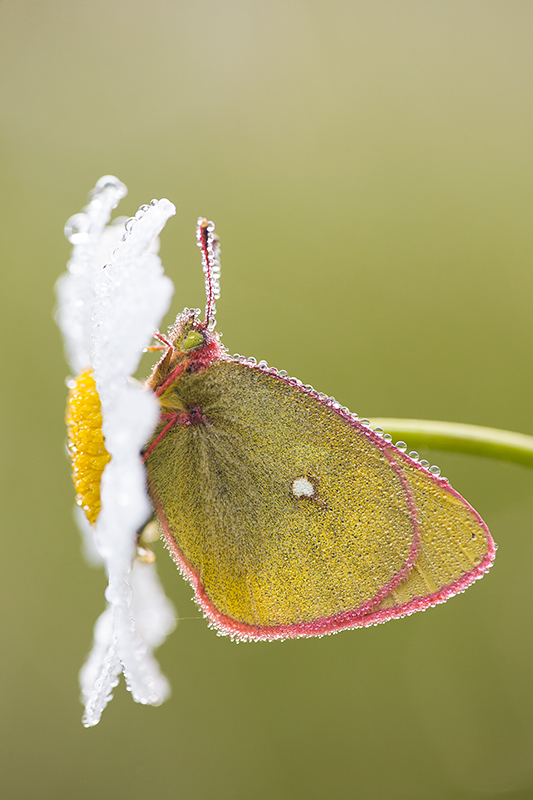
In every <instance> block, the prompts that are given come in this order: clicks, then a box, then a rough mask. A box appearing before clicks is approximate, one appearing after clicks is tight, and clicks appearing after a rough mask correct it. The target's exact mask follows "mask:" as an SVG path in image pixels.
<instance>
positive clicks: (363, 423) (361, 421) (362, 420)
mask: <svg viewBox="0 0 533 800" xmlns="http://www.w3.org/2000/svg"><path fill="white" fill-rule="evenodd" d="M343 411H348V409H347V408H346V407H344V408H343ZM359 422H360V423H361V425H370V420H369V419H366V418H365V417H363V419H360V420H359Z"/></svg>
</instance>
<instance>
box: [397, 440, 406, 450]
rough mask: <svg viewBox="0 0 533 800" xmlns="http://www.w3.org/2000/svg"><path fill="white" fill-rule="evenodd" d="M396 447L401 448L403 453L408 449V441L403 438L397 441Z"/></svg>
mask: <svg viewBox="0 0 533 800" xmlns="http://www.w3.org/2000/svg"><path fill="white" fill-rule="evenodd" d="M396 447H397V448H398V450H401V451H402V453H405V451H406V450H407V445H406V443H405V442H402V441H401V440H400V441H399V442H396Z"/></svg>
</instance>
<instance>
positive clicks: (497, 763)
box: [0, 0, 533, 800]
mask: <svg viewBox="0 0 533 800" xmlns="http://www.w3.org/2000/svg"><path fill="white" fill-rule="evenodd" d="M532 45H533V5H532V4H531V3H530V2H527V0H507V1H504V0H499V1H498V0H479V2H470V0H466V1H464V0H463V1H461V2H456V1H455V0H442V1H441V2H436V1H435V0H400V1H399V2H398V0H367V1H366V2H362V1H361V0H351V2H350V1H349V0H344V1H343V0H330V1H329V2H323V0H322V1H321V0H282V1H281V0H271V1H270V2H268V3H260V2H254V1H253V0H219V1H218V2H217V0H204V2H197V1H195V0H151V2H150V3H141V2H139V0H128V2H126V1H125V0H111V1H110V0H88V2H85V3H81V2H73V0H47V2H37V0H18V1H17V2H16V1H15V0H2V2H1V3H0V63H1V67H0V115H1V118H2V124H1V130H0V143H1V148H2V158H1V164H0V171H1V185H2V212H1V213H2V218H1V225H2V234H1V237H0V248H1V252H2V261H1V265H2V266H1V269H2V274H1V277H2V290H1V292H0V302H1V304H2V307H1V314H0V320H1V323H2V359H3V366H2V376H3V377H2V398H1V402H2V406H1V424H2V434H1V437H2V439H1V441H2V458H1V462H0V468H1V470H2V481H1V488H2V495H3V499H2V520H3V530H4V536H3V546H2V547H3V549H2V557H1V563H2V573H3V577H2V582H1V590H0V591H1V592H2V609H3V610H2V614H1V626H2V633H1V642H2V649H3V655H2V659H1V666H0V670H1V679H0V685H1V691H0V706H1V714H0V720H1V723H0V724H1V732H0V741H1V767H0V791H1V792H2V797H5V798H9V799H10V800H11V798H13V799H16V800H19V798H33V797H38V798H43V799H46V800H48V798H54V799H55V800H62V799H63V798H72V797H76V798H80V800H84V798H93V797H99V798H104V799H105V800H107V798H115V797H119V798H122V797H128V798H132V800H137V799H138V798H139V799H140V798H144V797H154V798H158V800H167V799H168V800H170V799H173V798H184V800H207V799H208V798H209V800H211V798H217V800H218V799H220V800H226V798H227V799H228V800H245V799H246V800H247V799H248V798H254V799H255V798H257V799H258V800H263V798H272V797H275V798H278V799H279V800H300V798H302V800H303V799H304V798H305V800H322V798H329V797H334V798H339V799H340V800H344V798H362V799H363V800H367V798H368V800H374V798H376V799H377V798H384V797H386V798H391V800H399V799H400V798H401V799H402V800H403V799H404V798H405V800H411V799H414V800H447V799H448V798H449V799H450V800H476V799H478V798H513V799H516V800H519V799H520V800H522V799H524V800H525V798H530V797H533V714H532V711H533V694H532V689H531V675H532V667H533V663H532V662H533V647H532V644H531V630H530V629H531V625H530V618H531V612H532V610H533V598H532V591H531V574H532V570H531V564H532V555H533V535H532V528H533V473H532V472H531V471H528V470H527V469H525V468H520V467H518V466H513V465H510V464H504V463H496V462H489V461H485V460H483V459H476V458H473V457H467V456H459V455H451V454H439V453H428V454H427V456H428V457H429V458H430V460H431V461H432V462H435V461H436V462H437V463H438V464H439V465H440V466H441V467H442V468H443V472H444V474H446V475H447V476H448V477H449V478H450V480H451V481H452V483H453V485H454V486H455V487H456V488H457V489H458V490H459V491H460V492H461V493H463V494H464V495H465V496H466V497H467V498H468V499H469V501H470V502H471V503H472V504H473V505H474V506H475V507H476V508H477V509H478V510H479V511H480V513H481V514H482V515H483V516H484V518H485V519H486V521H487V522H488V524H489V526H490V527H491V529H492V531H493V534H494V537H495V539H496V540H497V542H498V544H499V552H498V556H497V559H496V564H495V566H494V568H493V570H492V572H491V573H490V574H489V575H488V576H486V577H485V578H484V579H483V580H482V581H481V582H480V583H478V584H476V585H475V586H473V587H472V588H471V589H469V590H468V591H467V592H466V594H464V595H460V596H459V597H456V598H454V599H453V600H451V601H450V602H449V603H447V604H446V605H444V606H440V607H438V608H435V609H431V610H428V611H427V612H425V613H424V614H416V615H414V616H413V617H410V618H407V619H404V620H399V621H395V622H390V623H388V624H387V625H382V626H378V627H376V628H371V629H367V630H360V631H348V632H344V633H341V634H339V635H337V636H332V637H327V638H325V639H322V640H306V641H290V642H285V643H273V644H268V643H260V644H241V645H239V646H236V645H235V644H232V643H231V642H230V641H229V640H227V639H223V638H219V637H217V636H216V635H215V634H214V633H213V632H212V631H210V630H209V629H208V627H207V625H206V623H205V622H204V621H203V620H201V619H199V618H198V617H199V615H198V612H197V611H196V610H195V607H194V606H193V604H192V603H191V601H190V594H191V592H190V589H189V588H188V586H187V585H186V584H185V583H184V582H183V581H182V579H181V578H180V577H179V576H178V574H177V573H176V570H175V567H174V566H173V564H172V563H171V562H170V560H169V558H168V557H167V555H166V553H165V552H164V551H163V550H162V549H160V551H159V554H158V562H159V567H160V573H161V575H162V579H163V581H164V584H165V588H166V590H167V592H168V594H169V595H170V596H171V597H172V598H173V600H174V602H175V603H176V605H177V607H178V610H179V612H180V614H181V615H182V616H184V617H187V618H191V617H193V619H185V620H183V621H182V622H181V623H180V625H179V626H178V629H177V630H176V632H175V633H174V634H173V635H172V636H171V637H170V639H169V640H168V641H167V643H166V644H165V645H164V646H163V647H162V648H161V650H160V651H159V656H160V660H161V663H162V666H163V669H164V671H165V672H166V674H167V675H168V676H169V678H170V680H171V683H172V687H173V696H172V698H171V699H170V701H169V702H167V703H166V704H165V705H164V706H162V707H160V708H158V709H154V708H144V707H140V706H137V705H135V704H134V703H133V702H132V701H131V698H130V697H129V696H128V695H127V693H126V691H125V690H124V687H123V685H121V686H120V687H119V688H118V689H117V691H116V696H115V700H114V701H113V702H112V703H111V705H110V706H109V708H108V709H107V710H106V712H105V713H104V716H103V719H102V722H101V723H100V725H99V726H98V727H96V728H94V729H91V730H85V729H83V728H82V726H81V724H80V717H81V711H82V709H81V706H80V705H79V702H78V685H77V672H78V669H79V667H80V666H81V664H82V662H83V660H84V658H85V656H86V653H87V651H88V649H89V646H90V642H91V636H92V626H93V624H94V621H95V619H96V617H97V615H98V614H99V613H100V612H101V610H102V609H103V602H104V601H103V589H104V578H103V575H102V574H101V572H99V571H98V570H91V569H90V568H88V567H87V566H86V565H85V564H84V562H83V559H82V556H81V552H80V544H79V537H78V534H77V531H76V529H75V526H74V523H73V519H72V511H71V509H72V504H73V488H72V485H71V482H70V478H69V471H68V464H67V461H66V457H65V453H64V430H63V408H64V401H65V395H66V389H65V385H64V378H65V375H66V373H67V367H66V365H65V362H64V359H63V353H62V344H61V340H60V336H59V332H58V330H57V329H56V327H55V325H54V322H53V318H52V308H53V305H54V297H53V285H54V282H55V280H56V278H57V277H58V275H59V274H60V273H61V272H62V271H63V269H64V264H65V262H66V260H67V258H68V255H69V245H68V243H67V242H66V240H64V238H63V234H62V229H63V225H64V222H65V220H66V219H67V217H69V216H70V215H71V214H73V213H75V212H76V211H78V210H79V209H80V208H81V207H82V206H83V205H84V203H85V202H86V197H87V193H88V191H89V190H90V189H91V188H92V187H93V186H94V184H95V182H96V180H97V179H98V178H99V177H100V176H101V175H103V174H105V173H113V174H116V175H117V176H118V177H119V178H121V179H122V180H123V181H124V182H125V183H126V184H127V185H128V186H129V189H130V194H129V196H128V198H126V200H125V201H123V203H122V204H121V207H120V209H119V211H120V213H122V214H126V215H130V214H133V213H134V212H135V211H136V209H137V207H138V206H139V205H140V204H141V203H143V202H147V201H149V200H150V199H151V198H152V197H162V196H167V197H169V198H170V199H171V200H173V201H174V202H175V203H176V205H177V207H178V214H177V217H176V218H174V219H173V220H171V222H170V223H169V224H168V226H167V229H166V230H165V232H164V234H163V237H162V247H161V253H162V257H163V261H164V264H165V266H166V270H167V273H168V274H169V275H170V276H171V277H172V278H173V280H174V281H175V284H176V294H175V299H174V304H173V309H172V314H171V315H169V319H168V322H170V321H171V320H172V316H173V315H174V314H175V313H176V312H178V311H179V310H181V309H182V308H183V307H184V306H186V305H187V306H196V305H198V306H201V305H203V279H202V274H201V270H200V265H199V257H198V251H197V248H196V244H195V237H194V226H195V221H196V218H197V217H198V215H199V214H202V215H205V216H208V217H210V218H212V219H214V220H215V221H216V224H217V230H218V232H219V234H220V236H221V240H222V266H223V271H222V297H221V300H220V302H219V303H218V311H219V314H218V324H219V329H220V330H222V331H223V332H224V342H225V343H226V345H227V346H228V347H229V349H230V351H231V352H239V353H243V354H245V355H254V356H256V357H257V358H258V359H261V358H264V359H266V360H267V361H268V362H269V363H270V364H273V365H275V366H277V367H279V368H284V369H287V370H288V371H289V373H290V374H294V375H297V376H298V377H300V378H301V379H302V380H303V381H304V382H309V383H312V384H313V385H314V386H315V387H316V388H317V389H319V390H320V391H325V392H327V393H328V394H333V395H335V396H336V397H337V398H338V399H339V400H341V401H342V402H343V403H345V404H347V405H348V406H350V408H351V409H352V410H354V411H357V412H358V413H359V414H361V415H362V416H365V415H366V416H379V415H382V416H398V417H402V416H403V417H421V418H427V419H443V420H452V421H459V422H471V423H479V424H482V425H489V426H495V427H501V428H507V429H510V430H517V431H522V432H526V433H533V409H532V403H531V401H532V398H533V377H532V370H531V365H532V360H533V358H532V357H533V340H532V334H533V271H532V269H531V265H532V258H531V256H532V248H533V237H532V226H531V219H532V213H533V207H532V206H533V191H532V186H533V158H532V152H533V150H532V147H531V141H532V133H533V130H532V128H533V124H532V123H533V115H532V111H533V103H532V92H531V89H532V77H533V71H532V66H533V63H532V62H533V47H532ZM146 371H148V364H146Z"/></svg>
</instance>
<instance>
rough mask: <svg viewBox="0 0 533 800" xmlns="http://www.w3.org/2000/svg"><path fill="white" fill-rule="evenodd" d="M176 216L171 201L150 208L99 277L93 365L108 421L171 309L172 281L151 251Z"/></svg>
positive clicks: (162, 201)
mask: <svg viewBox="0 0 533 800" xmlns="http://www.w3.org/2000/svg"><path fill="white" fill-rule="evenodd" d="M175 213H176V208H175V206H174V205H173V204H172V203H171V202H170V201H169V200H164V199H163V200H160V201H159V202H158V203H157V204H156V205H153V206H147V207H146V211H145V212H144V214H143V215H142V216H141V217H139V218H137V219H134V220H133V222H132V224H131V226H130V231H129V233H126V236H125V239H124V241H122V242H121V243H120V244H119V246H118V247H117V248H116V250H115V251H114V253H113V254H112V258H111V261H110V263H109V264H108V265H107V266H106V268H105V269H103V270H101V271H100V273H99V274H98V276H97V279H96V302H95V319H94V323H95V324H94V329H93V331H94V332H93V342H94V347H93V365H94V372H95V381H96V386H97V388H98V392H99V394H100V400H101V403H102V409H104V416H105V408H106V406H107V404H108V401H109V398H110V397H111V396H112V395H113V393H114V392H115V391H116V387H117V386H118V385H120V383H121V382H122V381H124V379H125V378H126V377H127V376H129V375H133V373H134V372H135V370H136V369H137V366H138V364H139V360H140V357H141V354H142V350H143V348H144V347H146V346H147V345H148V344H149V343H150V342H151V340H152V337H153V333H154V330H155V329H156V328H157V326H158V325H159V323H160V321H161V318H162V317H163V315H164V314H165V313H166V311H167V310H168V307H169V305H170V299H171V297H172V293H173V290H174V287H173V285H172V281H171V280H170V279H169V278H167V277H166V276H165V274H164V272H163V267H162V264H161V259H160V258H159V256H157V255H156V254H155V253H153V252H151V251H150V248H151V246H152V244H153V242H154V240H156V239H157V237H158V235H159V233H160V232H161V230H162V228H163V227H164V225H165V223H166V222H167V220H168V219H169V218H170V217H171V216H172V215H173V214H175ZM130 222H131V220H130ZM104 435H105V431H104Z"/></svg>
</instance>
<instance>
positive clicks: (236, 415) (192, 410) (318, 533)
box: [143, 219, 495, 640]
mask: <svg viewBox="0 0 533 800" xmlns="http://www.w3.org/2000/svg"><path fill="white" fill-rule="evenodd" d="M197 239H198V244H199V246H200V249H201V252H202V261H203V269H204V273H205V279H206V296H207V304H206V312H205V320H203V321H202V320H201V319H200V312H199V310H197V309H193V310H190V309H185V310H184V311H183V312H182V313H181V314H180V315H178V317H177V320H176V322H175V324H174V325H173V326H172V327H171V329H170V330H169V333H168V336H167V337H165V336H163V335H161V334H158V335H157V338H158V339H159V341H160V343H161V345H160V349H164V354H163V356H162V357H161V359H160V361H159V362H158V363H157V364H156V366H155V368H154V370H153V373H152V375H151V377H150V378H149V379H148V382H147V384H148V386H149V387H150V388H151V389H152V390H153V391H154V392H155V394H156V395H157V397H158V399H159V403H160V406H161V415H160V420H159V423H158V425H157V428H156V430H155V431H154V433H153V436H152V438H151V440H150V441H149V442H148V444H147V446H146V448H145V450H144V453H143V458H144V462H145V466H146V470H147V481H148V491H149V494H150V497H151V500H152V503H153V507H154V510H155V514H156V517H157V519H158V521H159V524H160V527H161V529H162V534H163V537H164V540H165V543H166V546H167V547H168V549H169V551H170V553H171V554H172V557H173V558H174V560H175V562H176V564H177V566H178V567H179V569H180V570H181V572H182V573H183V575H184V576H185V577H186V578H187V579H188V580H189V582H190V583H191V585H192V587H193V589H194V593H195V599H196V602H197V603H198V605H199V606H200V607H201V609H202V610H203V612H204V613H205V615H206V616H207V617H208V619H209V620H210V622H211V623H212V625H213V626H214V627H215V628H216V629H217V630H218V631H219V632H221V633H224V634H229V635H230V636H231V637H233V638H236V639H238V640H260V639H266V640H273V639H285V638H292V637H299V636H304V637H308V636H321V635H324V634H329V633H334V632H336V631H339V630H342V629H346V628H358V627H363V626H368V625H373V624H376V623H379V622H385V621H387V620H390V619H393V618H395V617H402V616H405V615H407V614H411V613H413V612H415V611H419V610H422V609H425V608H427V607H429V606H433V605H435V604H437V603H441V602H444V601H445V600H447V599H448V598H450V597H452V596H453V595H455V594H457V593H458V592H461V591H463V590H464V589H465V588H466V587H467V586H469V585H470V584H471V583H472V582H473V581H475V580H476V579H477V578H480V577H481V576H482V575H483V574H484V573H485V572H486V571H487V570H488V569H489V567H490V566H491V564H492V561H493V559H494V554H495V545H494V542H493V540H492V537H491V535H490V533H489V531H488V529H487V526H486V525H485V523H484V522H483V520H482V519H481V517H480V516H479V514H478V513H477V512H476V511H474V509H473V508H472V507H471V506H470V505H469V504H468V503H467V502H466V500H464V499H463V498H462V497H461V496H460V495H459V494H458V493H457V492H456V491H455V490H454V489H452V488H451V486H450V484H449V483H448V481H447V480H446V479H445V478H441V477H439V476H438V475H435V474H432V472H430V471H429V470H428V469H427V468H425V467H424V466H423V465H422V464H420V463H418V462H417V461H416V460H414V459H413V458H411V457H410V456H408V455H407V454H406V453H405V452H404V451H403V447H401V446H400V447H396V446H395V445H393V444H392V442H390V441H388V440H387V437H385V438H384V437H383V435H382V434H381V433H380V432H379V431H373V430H372V429H371V428H370V426H369V424H366V421H361V420H359V419H358V417H357V415H355V414H352V413H350V412H349V411H348V409H347V408H345V407H342V406H341V405H340V404H339V403H338V402H336V401H335V400H334V399H333V398H331V397H327V396H326V395H324V394H319V393H318V392H316V391H315V390H314V389H313V388H312V387H310V386H305V385H303V384H302V382H301V381H299V380H297V379H295V378H290V377H289V376H288V375H287V374H286V373H285V372H283V371H278V370H276V369H273V368H269V367H268V366H267V364H266V363H265V362H263V361H262V362H260V363H259V364H258V363H256V362H255V360H254V359H245V358H243V357H241V356H230V355H229V353H228V351H227V350H226V348H225V347H224V346H223V345H222V344H221V341H220V338H219V336H218V334H217V333H216V331H215V301H216V300H217V299H218V297H219V294H220V290H219V278H220V261H219V243H218V237H217V236H216V235H215V233H214V225H213V223H211V222H208V221H207V220H204V219H201V220H199V221H198V226H197Z"/></svg>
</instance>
